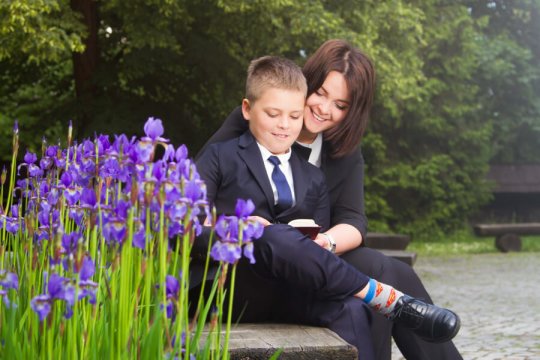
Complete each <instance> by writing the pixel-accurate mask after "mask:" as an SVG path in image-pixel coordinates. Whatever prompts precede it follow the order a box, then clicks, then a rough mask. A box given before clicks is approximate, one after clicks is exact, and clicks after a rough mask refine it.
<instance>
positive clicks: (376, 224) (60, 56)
mask: <svg viewBox="0 0 540 360" xmlns="http://www.w3.org/2000/svg"><path fill="white" fill-rule="evenodd" d="M539 12H540V1H539V0H520V1H505V0H493V1H487V0H482V1H467V0H459V1H450V0H423V1H415V0H410V1H403V0H392V1H380V0H364V1H360V0H344V1H339V2H336V1H324V0H298V1H292V0H265V1H263V0H256V1H255V0H250V1H248V0H200V1H199V0H184V1H176V0H131V1H121V0H108V1H103V2H101V1H92V0H71V1H67V0H37V1H36V0H33V1H29V0H25V1H23V0H12V1H4V2H2V3H0V135H1V136H2V138H4V139H9V137H10V134H11V129H12V126H13V121H14V120H15V119H16V120H18V122H19V125H20V128H21V136H22V139H21V142H22V144H25V145H27V146H28V147H29V148H30V149H32V150H34V151H35V150H37V149H39V148H40V147H41V145H40V144H41V141H42V137H43V136H45V137H46V138H47V141H49V142H56V141H58V139H61V138H63V137H64V136H63V135H62V134H63V133H64V132H65V128H66V126H67V124H68V121H69V120H73V122H74V127H75V129H76V136H77V138H79V139H81V138H83V137H86V136H91V135H93V134H94V133H96V132H97V133H100V132H103V133H108V134H112V133H119V132H123V133H126V134H134V133H135V132H138V131H139V129H141V128H142V124H143V123H144V121H145V120H146V118H147V117H148V116H155V117H159V118H161V119H162V120H163V121H164V124H165V127H166V134H167V136H168V137H169V138H171V141H172V142H173V144H175V145H179V144H181V143H185V144H187V145H188V147H189V149H190V151H191V154H192V155H193V154H195V153H196V151H197V150H198V149H199V148H200V147H201V146H202V144H203V143H204V142H205V140H206V139H207V138H208V137H209V136H210V135H211V134H212V133H213V131H215V129H217V127H219V125H220V123H221V122H222V120H223V119H224V118H225V117H226V115H227V114H228V113H229V112H230V111H231V110H232V109H233V108H234V107H235V106H237V105H238V104H240V101H241V99H242V96H243V84H244V78H245V70H246V67H247V64H248V63H249V61H250V60H251V59H253V58H255V57H258V56H262V55H265V54H275V55H283V56H286V57H289V58H291V59H293V60H295V61H297V62H298V63H299V64H300V65H301V64H303V62H304V61H305V58H306V57H307V56H309V55H310V54H311V53H312V52H313V51H314V50H315V49H316V48H317V47H318V46H319V45H320V44H321V43H322V42H324V41H325V40H327V39H329V38H338V37H339V38H345V39H347V40H349V41H351V42H352V43H354V44H355V45H356V46H358V47H360V48H362V49H363V50H364V51H365V52H366V53H368V54H369V55H370V57H371V58H372V59H373V61H374V63H375V65H376V69H377V72H378V92H377V97H376V105H375V108H374V110H373V113H372V117H371V124H370V128H369V130H368V132H367V134H366V136H365V138H364V139H363V141H362V149H363V152H364V155H365V158H366V202H367V211H368V216H369V218H370V229H371V230H378V231H400V232H406V233H408V234H412V235H414V236H416V237H430V236H440V235H442V234H445V233H448V232H451V231H453V230H455V229H459V228H461V227H463V226H464V224H465V223H466V220H467V218H468V217H469V216H470V215H471V214H472V213H474V212H475V211H476V210H477V209H478V208H479V206H481V205H482V204H483V203H485V202H486V201H487V200H488V199H489V196H490V186H489V184H487V183H486V182H485V180H484V179H485V174H486V171H487V169H488V166H489V163H490V162H496V163H531V162H536V163H538V162H540V66H539V65H540V64H539V62H540V61H539V59H540V44H539V41H540V40H539V39H540V19H539ZM9 154H10V141H3V142H2V143H0V155H1V156H2V160H6V159H7V158H9V156H10V155H9Z"/></svg>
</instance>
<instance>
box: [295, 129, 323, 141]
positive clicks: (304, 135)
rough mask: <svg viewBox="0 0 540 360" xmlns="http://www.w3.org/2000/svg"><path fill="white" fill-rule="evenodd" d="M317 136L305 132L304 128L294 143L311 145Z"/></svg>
mask: <svg viewBox="0 0 540 360" xmlns="http://www.w3.org/2000/svg"><path fill="white" fill-rule="evenodd" d="M317 135H318V134H313V133H310V132H309V131H307V130H306V129H305V128H303V129H302V131H300V135H298V139H296V141H298V142H301V143H304V144H311V143H313V142H314V141H315V139H316V138H317Z"/></svg>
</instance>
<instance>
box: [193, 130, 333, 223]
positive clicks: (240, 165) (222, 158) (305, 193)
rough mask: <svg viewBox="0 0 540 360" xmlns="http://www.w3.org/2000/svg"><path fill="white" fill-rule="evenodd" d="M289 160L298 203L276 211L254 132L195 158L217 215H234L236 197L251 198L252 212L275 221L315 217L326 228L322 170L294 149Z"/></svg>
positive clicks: (214, 145)
mask: <svg viewBox="0 0 540 360" xmlns="http://www.w3.org/2000/svg"><path fill="white" fill-rule="evenodd" d="M289 163H290V166H291V170H292V174H293V182H294V193H295V199H296V204H295V205H294V206H293V207H291V208H289V209H287V210H285V211H283V212H277V211H276V208H275V206H274V195H273V192H272V187H271V185H270V179H269V178H268V175H267V173H266V169H265V167H264V163H263V159H262V156H261V152H260V150H259V147H258V145H257V142H256V141H255V139H254V137H253V135H252V134H251V132H249V131H247V132H245V133H244V134H243V135H241V136H240V137H238V138H235V139H232V140H229V141H226V142H221V143H216V144H212V145H210V146H208V147H207V148H206V149H205V151H204V152H203V153H202V154H201V156H200V157H199V158H198V159H197V161H196V165H197V169H198V171H199V175H200V176H201V179H202V180H204V182H205V183H206V189H207V198H208V201H209V202H210V204H213V205H215V207H216V210H217V213H218V214H227V215H232V214H234V211H235V206H236V199H238V198H242V199H251V200H252V201H253V203H254V204H255V211H254V212H253V215H258V216H261V217H263V218H265V219H267V220H269V221H270V222H272V223H276V224H277V223H287V222H289V221H290V220H293V219H299V218H308V219H313V220H315V222H316V223H317V224H319V225H320V226H321V227H322V229H323V231H324V230H325V229H327V228H328V227H329V224H330V204H329V201H328V192H327V188H326V183H325V180H324V175H323V173H322V172H321V171H320V169H318V168H317V167H315V166H313V165H311V164H310V163H308V162H307V161H305V160H304V159H302V158H300V157H299V156H298V155H297V154H296V153H294V152H293V153H292V154H291V158H290V160H289Z"/></svg>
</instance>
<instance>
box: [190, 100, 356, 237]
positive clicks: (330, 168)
mask: <svg viewBox="0 0 540 360" xmlns="http://www.w3.org/2000/svg"><path fill="white" fill-rule="evenodd" d="M247 129H248V122H247V121H246V120H245V119H244V118H243V116H242V110H241V108H240V107H237V108H236V109H234V110H233V111H232V112H231V114H230V115H229V116H228V117H227V119H225V121H224V123H223V125H222V126H221V127H220V128H219V129H218V130H217V131H216V133H215V134H214V135H212V137H211V138H210V139H209V140H208V141H207V143H206V144H205V145H204V147H203V149H202V150H201V151H200V152H199V154H198V155H197V156H201V155H200V154H202V153H203V152H205V150H206V149H207V148H208V147H209V146H210V145H211V144H213V143H216V142H220V141H225V140H229V139H232V138H235V137H238V136H239V135H241V134H242V133H244V132H245V131H246V130H247ZM293 150H294V152H296V153H297V154H298V155H300V156H302V157H303V158H305V159H306V160H307V158H308V157H309V154H306V153H305V152H306V150H308V149H306V148H304V147H303V146H301V145H297V144H295V145H293ZM308 151H309V150H308ZM330 152H331V148H330V144H329V143H328V142H326V141H324V142H323V148H322V162H321V170H322V171H323V173H324V174H325V177H326V183H327V187H328V192H329V198H330V209H331V212H330V217H331V220H330V224H331V226H334V225H337V224H348V225H351V226H354V227H355V228H356V229H357V230H358V231H359V232H360V233H361V234H362V238H363V239H365V238H366V233H367V218H366V215H365V211H364V158H363V156H362V152H361V150H360V148H358V149H357V150H356V151H354V152H352V153H351V154H348V155H346V156H343V157H340V158H332V157H331V156H330ZM363 244H364V242H362V245H363Z"/></svg>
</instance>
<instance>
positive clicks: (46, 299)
mask: <svg viewBox="0 0 540 360" xmlns="http://www.w3.org/2000/svg"><path fill="white" fill-rule="evenodd" d="M30 307H31V308H32V310H34V312H36V313H37V314H38V317H39V321H43V320H44V319H45V318H46V317H47V315H49V313H50V312H51V298H50V296H49V295H45V294H43V295H38V296H36V297H34V298H33V299H32V301H30Z"/></svg>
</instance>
